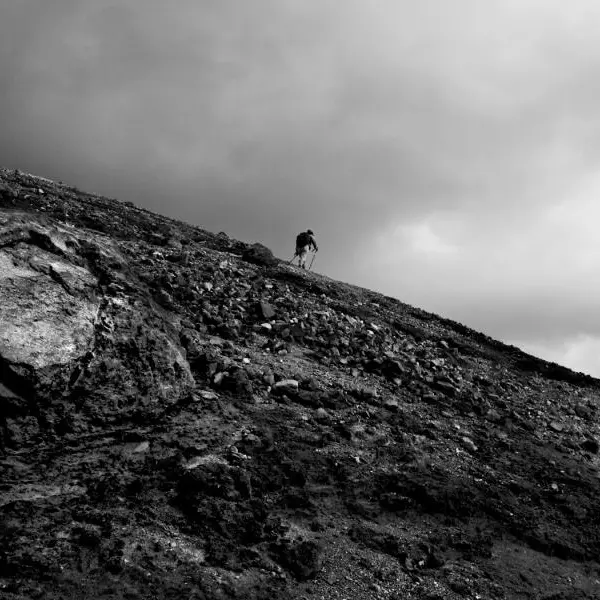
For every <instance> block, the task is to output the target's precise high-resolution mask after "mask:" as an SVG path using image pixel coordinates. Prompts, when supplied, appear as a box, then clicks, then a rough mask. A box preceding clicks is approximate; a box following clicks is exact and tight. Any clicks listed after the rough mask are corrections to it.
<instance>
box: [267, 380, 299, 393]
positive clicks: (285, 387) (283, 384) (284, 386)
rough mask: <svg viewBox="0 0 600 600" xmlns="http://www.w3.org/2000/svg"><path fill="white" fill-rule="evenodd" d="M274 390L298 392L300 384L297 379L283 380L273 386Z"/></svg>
mask: <svg viewBox="0 0 600 600" xmlns="http://www.w3.org/2000/svg"><path fill="white" fill-rule="evenodd" d="M273 390H276V391H278V392H283V393H285V392H297V391H298V382H297V381H296V380H295V379H283V380H282V381H278V382H277V383H275V384H274V385H273Z"/></svg>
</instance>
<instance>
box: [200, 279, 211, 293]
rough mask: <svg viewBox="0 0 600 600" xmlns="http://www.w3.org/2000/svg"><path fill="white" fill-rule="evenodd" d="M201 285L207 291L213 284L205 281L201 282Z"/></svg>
mask: <svg viewBox="0 0 600 600" xmlns="http://www.w3.org/2000/svg"><path fill="white" fill-rule="evenodd" d="M202 287H203V288H204V289H205V290H206V291H207V292H210V291H211V290H212V289H213V284H212V283H210V281H205V282H204V283H203V284H202Z"/></svg>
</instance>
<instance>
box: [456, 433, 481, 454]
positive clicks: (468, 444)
mask: <svg viewBox="0 0 600 600" xmlns="http://www.w3.org/2000/svg"><path fill="white" fill-rule="evenodd" d="M460 439H461V440H462V443H463V444H464V445H465V447H466V448H467V449H468V450H471V452H476V451H477V446H476V445H475V443H474V442H473V440H472V439H471V438H470V437H467V436H463V437H462V438H460Z"/></svg>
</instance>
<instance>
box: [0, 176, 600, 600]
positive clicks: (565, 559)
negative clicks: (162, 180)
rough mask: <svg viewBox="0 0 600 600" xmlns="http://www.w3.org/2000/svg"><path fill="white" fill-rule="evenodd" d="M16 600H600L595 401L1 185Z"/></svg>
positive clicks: (342, 303)
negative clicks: (165, 599) (146, 599)
mask: <svg viewBox="0 0 600 600" xmlns="http://www.w3.org/2000/svg"><path fill="white" fill-rule="evenodd" d="M0 300H1V301H0V473H1V479H0V506H1V507H2V511H1V516H0V519H1V521H0V598H6V599H11V600H17V599H19V600H24V599H29V598H48V599H56V600H58V599H59V598H61V599H76V598H77V599H79V598H89V599H97V598H98V599H99V598H108V599H111V598H114V599H136V598H140V599H142V598H144V599H145V598H156V599H163V598H172V599H180V598H186V599H187V598H190V599H207V600H208V599H213V598H214V599H223V600H225V599H230V598H247V599H267V598H268V599H271V600H272V599H276V598H297V599H302V598H303V599H305V600H313V599H314V600H316V599H320V598H327V599H342V598H346V599H358V600H360V599H377V598H381V599H390V600H391V599H396V600H400V599H417V598H419V599H420V598H424V599H428V600H436V599H439V600H442V599H502V598H506V599H512V598H515V599H520V598H522V599H539V600H542V599H543V600H559V599H562V600H567V599H570V600H581V599H584V598H600V564H599V556H600V500H599V497H600V493H599V492H600V479H599V472H598V467H599V463H600V459H599V455H598V451H599V440H600V429H599V420H598V419H599V416H598V410H599V401H598V398H599V395H600V387H599V383H600V382H599V381H598V380H595V379H593V378H591V377H589V376H585V375H583V374H580V373H573V372H571V371H569V370H568V369H566V368H564V367H560V366H558V365H555V364H551V363H547V362H544V361H542V360H540V359H537V358H535V357H532V356H529V355H527V354H525V353H523V352H521V351H520V350H518V349H517V348H514V347H511V346H505V345H503V344H502V343H500V342H497V341H494V340H492V339H490V338H488V337H486V336H485V335H482V334H480V333H477V332H475V331H472V330H470V329H468V328H467V327H465V326H464V325H461V324H459V323H455V322H452V321H449V320H445V319H443V318H440V317H438V316H436V315H432V314H429V313H426V312H424V311H421V310H419V309H416V308H413V307H410V306H408V305H405V304H402V303H401V302H399V301H398V300H395V299H393V298H389V297H385V296H382V295H379V294H376V293H374V292H371V291H368V290H365V289H361V288H358V287H354V286H350V285H346V284H343V283H340V282H336V281H332V280H330V279H328V278H327V277H325V276H323V275H319V274H316V273H310V272H303V271H300V270H299V269H297V268H295V267H293V266H289V265H287V264H285V263H284V262H281V261H279V260H277V259H276V258H275V257H273V255H272V254H271V253H270V251H269V250H268V249H266V248H265V247H264V246H261V245H248V244H244V243H241V242H238V241H235V240H233V239H230V238H229V237H228V236H227V235H225V234H218V235H215V234H211V233H209V232H206V231H204V230H202V229H200V228H198V227H193V226H191V225H187V224H184V223H180V222H177V221H174V220H171V219H168V218H166V217H163V216H159V215H156V214H153V213H150V212H148V211H145V210H143V209H140V208H137V207H135V206H133V205H131V204H128V203H123V202H119V201H117V200H113V199H108V198H102V197H99V196H96V195H94V194H88V193H83V192H80V191H79V190H76V189H74V188H72V187H69V186H66V185H63V184H59V183H55V182H53V181H49V180H46V179H43V178H39V177H35V176H32V175H28V174H25V173H22V172H18V171H12V170H10V171H9V170H1V169H0Z"/></svg>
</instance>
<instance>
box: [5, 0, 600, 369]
mask: <svg viewBox="0 0 600 600" xmlns="http://www.w3.org/2000/svg"><path fill="white" fill-rule="evenodd" d="M599 31H600V2H598V1H597V0H571V1H570V2H565V1H564V0H451V1H449V0H418V2H417V1H415V0H343V1H342V0H251V1H250V0H178V1H177V2H172V3H171V2H165V0H119V1H118V2H117V1H110V0H52V1H49V0H19V1H17V0H13V1H12V2H10V1H9V2H4V3H2V6H0V115H1V118H2V123H1V126H0V165H3V166H7V167H11V168H20V169H22V170H27V171H30V172H33V173H36V174H40V175H44V176H47V177H51V178H53V179H58V180H63V181H65V182H68V183H71V184H74V185H77V186H79V187H81V188H82V189H86V190H89V191H95V192H98V193H103V194H106V195H109V196H113V197H117V198H120V199H122V200H132V201H133V202H136V203H138V204H140V205H143V206H145V207H148V208H150V209H153V210H157V211H159V212H162V213H164V214H168V215H170V216H174V217H177V218H181V219H184V220H187V221H190V222H192V223H195V224H198V225H200V226H202V227H204V228H206V229H209V230H211V231H215V232H218V231H226V232H227V233H229V234H230V235H232V236H234V237H237V238H239V239H243V240H246V241H260V242H262V243H264V244H266V245H267V246H269V247H271V248H272V249H273V251H274V252H275V254H276V255H278V256H280V257H289V255H291V254H292V253H293V243H294V238H295V235H296V233H298V231H300V230H303V229H306V228H312V229H313V230H314V231H315V233H316V235H317V241H318V242H319V245H320V249H321V251H320V252H319V254H318V256H317V259H316V261H315V268H316V270H317V271H319V272H322V273H325V274H327V275H329V276H331V277H335V278H338V279H342V280H344V281H347V282H350V283H355V284H358V285H362V286H365V287H369V288H372V289H375V290H378V291H381V292H384V293H386V294H389V295H393V296H395V297H397V298H399V299H400V300H403V301H405V302H408V303H410V304H413V305H416V306H419V307H422V308H425V309H426V310H430V311H433V312H436V313H439V314H441V315H443V316H446V317H450V318H453V319H456V320H458V321H461V322H463V323H465V324H467V325H469V326H471V327H474V328H476V329H479V330H481V331H484V332H485V333H487V334H489V335H492V336H494V337H496V338H499V339H502V340H504V341H507V342H510V343H515V344H517V345H519V346H521V347H522V348H524V349H525V350H528V351H531V352H533V353H535V354H537V355H539V356H542V357H544V358H548V359H550V360H555V361H557V362H560V363H562V364H565V365H567V366H569V367H571V368H574V369H576V370H583V371H585V372H589V373H591V374H594V375H596V376H600V316H599V315H600V311H599V306H600V277H599V273H600V235H599V233H598V231H599V228H600V201H599V199H600V169H599V168H598V167H599V164H600V36H599V35H598V32H599Z"/></svg>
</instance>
